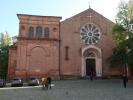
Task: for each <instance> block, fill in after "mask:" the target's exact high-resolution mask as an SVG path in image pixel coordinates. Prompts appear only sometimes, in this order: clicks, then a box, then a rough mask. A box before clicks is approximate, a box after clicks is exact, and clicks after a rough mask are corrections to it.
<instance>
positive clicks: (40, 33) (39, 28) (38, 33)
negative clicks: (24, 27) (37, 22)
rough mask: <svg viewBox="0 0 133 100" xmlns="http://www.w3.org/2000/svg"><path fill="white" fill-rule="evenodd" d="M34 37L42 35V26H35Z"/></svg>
mask: <svg viewBox="0 0 133 100" xmlns="http://www.w3.org/2000/svg"><path fill="white" fill-rule="evenodd" d="M36 37H37V38H41V37H42V27H40V26H38V27H37V28H36Z"/></svg>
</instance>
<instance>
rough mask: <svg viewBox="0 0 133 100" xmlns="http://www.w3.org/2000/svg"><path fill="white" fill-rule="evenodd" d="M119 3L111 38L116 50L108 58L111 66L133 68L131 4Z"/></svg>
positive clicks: (132, 9)
mask: <svg viewBox="0 0 133 100" xmlns="http://www.w3.org/2000/svg"><path fill="white" fill-rule="evenodd" d="M131 2H132V1H129V2H128V3H126V2H123V1H122V2H121V3H120V5H119V6H118V13H117V16H116V24H114V26H113V37H114V40H115V42H116V48H115V49H114V52H113V55H112V56H111V57H110V58H109V61H110V64H111V66H115V67H116V66H123V67H124V66H125V67H124V68H125V71H126V67H127V64H128V66H129V67H133V62H132V61H131V59H133V30H132V29H131V26H130V25H132V24H133V23H132V21H133V2H132V3H131Z"/></svg>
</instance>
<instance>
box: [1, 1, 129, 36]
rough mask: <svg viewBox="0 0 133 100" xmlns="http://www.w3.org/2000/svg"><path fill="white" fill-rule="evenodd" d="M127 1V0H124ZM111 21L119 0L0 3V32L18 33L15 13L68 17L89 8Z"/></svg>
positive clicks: (12, 34)
mask: <svg viewBox="0 0 133 100" xmlns="http://www.w3.org/2000/svg"><path fill="white" fill-rule="evenodd" d="M125 1H128V0H125ZM89 2H90V6H91V8H92V9H94V10H95V11H96V12H98V13H100V14H102V15H103V16H105V17H106V18H108V19H110V20H111V21H114V20H115V15H116V13H117V11H118V9H117V7H118V5H119V3H120V0H2V1H1V3H0V13H1V14H0V33H1V32H5V31H7V32H8V33H9V35H10V36H14V35H18V26H19V20H18V18H17V16H16V14H32V15H42V16H61V17H62V19H63V20H64V19H66V18H69V17H71V16H73V15H76V14H78V13H80V12H82V11H84V10H86V9H88V8H89Z"/></svg>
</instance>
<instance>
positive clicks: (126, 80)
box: [122, 74, 128, 88]
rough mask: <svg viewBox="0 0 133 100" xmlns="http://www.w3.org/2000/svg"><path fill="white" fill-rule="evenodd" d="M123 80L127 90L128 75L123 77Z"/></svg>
mask: <svg viewBox="0 0 133 100" xmlns="http://www.w3.org/2000/svg"><path fill="white" fill-rule="evenodd" d="M122 80H123V86H124V88H126V87H127V82H128V77H127V75H126V74H124V75H123V77H122Z"/></svg>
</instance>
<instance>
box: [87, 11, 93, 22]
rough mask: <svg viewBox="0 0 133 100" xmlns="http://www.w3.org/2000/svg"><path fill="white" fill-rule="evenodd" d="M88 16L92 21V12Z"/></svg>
mask: <svg viewBox="0 0 133 100" xmlns="http://www.w3.org/2000/svg"><path fill="white" fill-rule="evenodd" d="M87 17H88V18H89V20H90V22H91V19H92V17H93V16H92V14H91V13H90V14H89V16H87Z"/></svg>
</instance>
